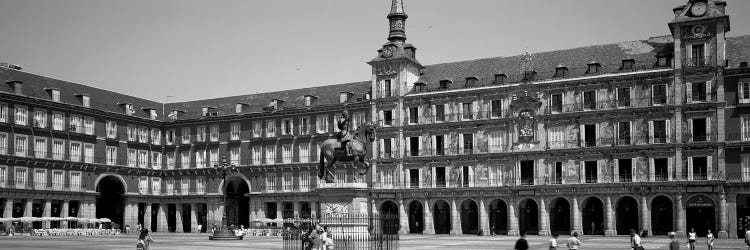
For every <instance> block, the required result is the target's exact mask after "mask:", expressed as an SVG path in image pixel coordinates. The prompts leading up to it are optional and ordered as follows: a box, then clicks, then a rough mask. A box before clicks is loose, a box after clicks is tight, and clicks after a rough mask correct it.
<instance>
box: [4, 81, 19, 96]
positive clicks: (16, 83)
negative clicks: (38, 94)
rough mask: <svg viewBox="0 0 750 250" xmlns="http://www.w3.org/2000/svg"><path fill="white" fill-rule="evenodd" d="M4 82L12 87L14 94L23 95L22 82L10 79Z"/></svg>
mask: <svg viewBox="0 0 750 250" xmlns="http://www.w3.org/2000/svg"><path fill="white" fill-rule="evenodd" d="M6 83H8V85H10V88H12V89H13V93H14V94H16V95H23V82H21V81H16V80H12V81H8V82H6Z"/></svg>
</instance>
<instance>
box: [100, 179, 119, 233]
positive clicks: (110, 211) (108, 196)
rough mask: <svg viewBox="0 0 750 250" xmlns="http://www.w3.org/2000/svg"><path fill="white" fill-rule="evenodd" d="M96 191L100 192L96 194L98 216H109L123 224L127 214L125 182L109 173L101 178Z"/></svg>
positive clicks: (115, 221) (113, 220)
mask: <svg viewBox="0 0 750 250" xmlns="http://www.w3.org/2000/svg"><path fill="white" fill-rule="evenodd" d="M96 191H97V192H99V195H97V196H96V218H108V219H110V220H112V222H113V223H117V224H118V225H121V226H122V225H123V224H122V222H123V215H124V214H125V202H124V198H123V194H124V193H125V185H124V183H122V181H120V179H119V178H117V177H115V176H113V175H108V176H106V177H104V178H102V179H101V180H99V184H98V185H97V186H96Z"/></svg>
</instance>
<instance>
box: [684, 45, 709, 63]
mask: <svg viewBox="0 0 750 250" xmlns="http://www.w3.org/2000/svg"><path fill="white" fill-rule="evenodd" d="M690 49H691V52H692V53H691V55H692V58H690V60H689V61H688V63H690V64H689V65H688V66H695V67H702V66H705V65H706V55H705V53H706V52H705V45H704V44H702V43H701V44H693V45H692V46H690Z"/></svg>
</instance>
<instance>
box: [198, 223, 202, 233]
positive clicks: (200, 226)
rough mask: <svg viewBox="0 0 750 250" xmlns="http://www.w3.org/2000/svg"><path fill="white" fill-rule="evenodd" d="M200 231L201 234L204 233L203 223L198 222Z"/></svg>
mask: <svg viewBox="0 0 750 250" xmlns="http://www.w3.org/2000/svg"><path fill="white" fill-rule="evenodd" d="M198 233H199V234H202V233H203V225H201V224H198Z"/></svg>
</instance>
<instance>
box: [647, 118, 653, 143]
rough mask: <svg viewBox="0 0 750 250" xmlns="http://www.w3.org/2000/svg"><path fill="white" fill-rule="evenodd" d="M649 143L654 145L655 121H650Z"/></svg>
mask: <svg viewBox="0 0 750 250" xmlns="http://www.w3.org/2000/svg"><path fill="white" fill-rule="evenodd" d="M648 143H649V144H653V143H654V121H648Z"/></svg>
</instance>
